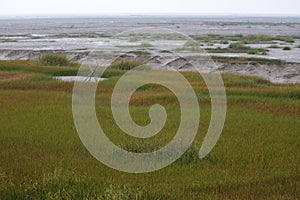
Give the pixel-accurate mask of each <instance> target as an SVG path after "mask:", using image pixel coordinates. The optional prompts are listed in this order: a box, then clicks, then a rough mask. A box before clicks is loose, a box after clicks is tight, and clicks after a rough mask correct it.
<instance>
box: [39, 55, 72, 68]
mask: <svg viewBox="0 0 300 200" xmlns="http://www.w3.org/2000/svg"><path fill="white" fill-rule="evenodd" d="M36 62H37V65H39V66H59V67H62V66H71V65H74V63H72V62H71V61H70V60H69V59H68V58H67V56H66V55H64V54H60V53H47V54H43V55H40V56H39V57H38V59H37V61H36Z"/></svg>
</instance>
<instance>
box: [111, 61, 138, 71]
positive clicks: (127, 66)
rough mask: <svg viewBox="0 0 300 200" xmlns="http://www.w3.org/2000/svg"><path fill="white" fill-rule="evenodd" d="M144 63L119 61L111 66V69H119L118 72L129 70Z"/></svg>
mask: <svg viewBox="0 0 300 200" xmlns="http://www.w3.org/2000/svg"><path fill="white" fill-rule="evenodd" d="M143 64H144V62H143V61H141V60H135V59H121V60H118V61H115V62H113V63H112V64H111V66H110V68H111V69H119V70H130V69H133V68H135V67H138V66H141V65H143Z"/></svg>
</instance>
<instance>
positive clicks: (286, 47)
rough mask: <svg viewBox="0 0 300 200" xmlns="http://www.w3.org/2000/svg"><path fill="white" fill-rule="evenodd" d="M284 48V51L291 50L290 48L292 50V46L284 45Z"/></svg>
mask: <svg viewBox="0 0 300 200" xmlns="http://www.w3.org/2000/svg"><path fill="white" fill-rule="evenodd" d="M283 50H284V51H289V50H291V47H289V46H285V47H283Z"/></svg>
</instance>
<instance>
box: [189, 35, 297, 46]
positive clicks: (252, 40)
mask: <svg viewBox="0 0 300 200" xmlns="http://www.w3.org/2000/svg"><path fill="white" fill-rule="evenodd" d="M192 37H193V38H194V39H195V40H197V41H201V42H205V43H211V42H214V43H216V42H220V43H222V41H236V42H243V43H245V44H260V43H271V42H273V41H281V42H287V43H294V42H295V38H296V37H295V38H294V37H292V36H283V35H277V36H271V35H260V34H258V35H242V34H236V35H227V36H226V35H215V34H208V35H199V36H192Z"/></svg>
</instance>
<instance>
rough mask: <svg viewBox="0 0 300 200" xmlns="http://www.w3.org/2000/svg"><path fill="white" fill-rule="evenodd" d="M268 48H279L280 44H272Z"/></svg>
mask: <svg viewBox="0 0 300 200" xmlns="http://www.w3.org/2000/svg"><path fill="white" fill-rule="evenodd" d="M268 48H270V49H279V48H280V46H278V45H274V44H273V45H271V46H269V47H268Z"/></svg>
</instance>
